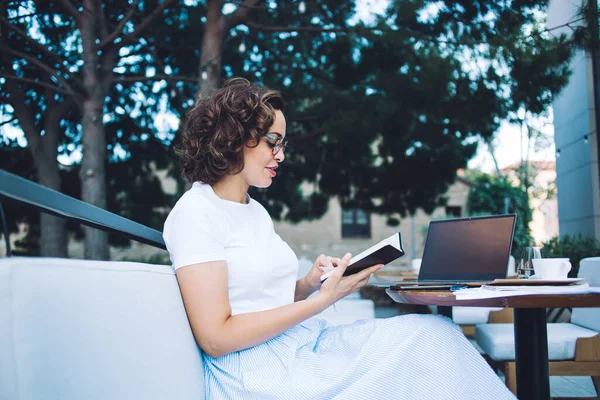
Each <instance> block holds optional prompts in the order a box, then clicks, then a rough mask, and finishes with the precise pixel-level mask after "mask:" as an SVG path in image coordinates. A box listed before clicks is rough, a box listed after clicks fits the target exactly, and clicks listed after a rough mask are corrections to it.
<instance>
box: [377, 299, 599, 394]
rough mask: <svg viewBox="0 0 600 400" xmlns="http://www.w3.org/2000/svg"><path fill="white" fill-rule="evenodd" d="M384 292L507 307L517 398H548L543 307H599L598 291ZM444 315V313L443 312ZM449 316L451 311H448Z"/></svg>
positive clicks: (452, 303)
mask: <svg viewBox="0 0 600 400" xmlns="http://www.w3.org/2000/svg"><path fill="white" fill-rule="evenodd" d="M386 293H387V294H388V295H389V296H390V297H391V298H392V299H393V300H394V301H395V302H397V303H404V304H420V305H430V306H431V305H435V306H442V307H444V306H446V307H448V309H449V307H452V306H469V307H511V308H514V315H515V324H514V325H515V361H516V366H517V397H518V398H519V399H520V400H541V399H544V400H548V399H550V380H549V373H548V372H549V371H548V336H547V328H546V308H553V307H554V308H560V307H600V294H553V295H547V294H539V295H524V296H506V297H494V298H488V299H468V300H457V299H456V297H455V296H454V294H453V293H452V292H450V291H446V290H441V291H417V290H406V291H393V290H390V289H386ZM444 314H446V315H448V313H447V312H446V313H444ZM450 315H451V313H450Z"/></svg>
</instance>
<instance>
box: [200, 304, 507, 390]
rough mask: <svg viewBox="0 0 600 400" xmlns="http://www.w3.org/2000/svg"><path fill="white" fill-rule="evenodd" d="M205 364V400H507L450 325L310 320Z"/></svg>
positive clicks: (440, 321) (402, 319)
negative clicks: (250, 346) (341, 322)
mask: <svg viewBox="0 0 600 400" xmlns="http://www.w3.org/2000/svg"><path fill="white" fill-rule="evenodd" d="M204 357H205V378H206V380H205V382H206V395H207V398H208V399H211V400H213V399H244V400H247V399H361V400H364V399H391V398H393V399H432V400H433V399H435V400H441V399H478V400H481V399H495V400H499V399H514V398H515V397H514V396H513V395H512V393H511V392H510V391H509V390H508V389H507V388H506V386H505V385H504V384H503V383H502V381H501V380H500V379H499V378H498V376H496V374H495V373H494V372H493V371H492V369H491V368H490V367H489V366H488V364H487V363H486V362H485V360H484V359H483V358H482V357H481V355H480V354H479V353H478V352H477V350H476V349H475V348H474V347H473V346H472V345H471V343H469V341H468V340H467V339H466V338H465V336H464V335H463V334H462V332H461V331H460V329H459V328H458V327H457V326H456V325H455V324H454V323H453V322H452V321H450V320H449V319H447V318H445V317H440V316H431V315H416V314H415V315H405V316H398V317H393V318H387V319H370V320H363V321H358V322H355V323H353V324H350V325H340V326H332V325H328V324H327V322H325V321H323V320H319V319H316V318H311V319H309V320H307V321H305V322H304V323H302V324H299V325H297V326H295V327H294V328H292V329H290V330H288V331H286V332H284V333H283V334H281V335H279V336H277V337H275V338H273V339H271V340H269V341H268V342H266V343H264V344H261V345H258V346H255V347H252V348H250V349H247V350H243V351H239V352H235V353H231V354H228V355H225V356H223V357H219V358H212V357H210V356H208V355H206V354H205V355H204Z"/></svg>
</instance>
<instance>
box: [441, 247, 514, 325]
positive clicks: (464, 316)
mask: <svg viewBox="0 0 600 400" xmlns="http://www.w3.org/2000/svg"><path fill="white" fill-rule="evenodd" d="M516 274H517V270H516V266H515V258H514V257H513V256H510V257H509V258H508V266H507V273H506V276H514V275H516ZM507 318H511V317H510V316H509V315H508V313H506V312H505V310H504V309H503V308H498V307H452V320H453V321H454V323H456V324H457V325H459V326H460V328H461V329H462V331H463V333H464V334H465V336H473V335H474V333H475V325H477V324H485V323H488V322H494V323H495V322H512V319H510V320H507Z"/></svg>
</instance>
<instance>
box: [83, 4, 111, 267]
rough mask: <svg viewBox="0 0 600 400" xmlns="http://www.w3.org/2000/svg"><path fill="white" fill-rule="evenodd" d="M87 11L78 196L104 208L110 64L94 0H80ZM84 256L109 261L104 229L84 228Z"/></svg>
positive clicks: (85, 18) (84, 20) (85, 17)
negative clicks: (100, 37)
mask: <svg viewBox="0 0 600 400" xmlns="http://www.w3.org/2000/svg"><path fill="white" fill-rule="evenodd" d="M83 5H84V8H85V9H86V10H87V12H85V13H82V14H81V20H80V27H79V29H80V31H81V43H82V48H83V62H84V64H83V67H82V72H83V86H84V88H85V91H86V98H85V99H84V100H83V105H82V107H81V114H82V115H81V131H82V149H83V157H82V161H81V170H80V171H79V179H80V181H81V199H82V200H83V201H85V202H86V203H89V204H92V205H94V206H96V207H100V208H102V209H106V172H105V162H106V137H105V133H104V123H103V121H102V117H103V108H104V99H105V98H106V94H107V93H108V90H107V89H105V86H106V85H105V84H104V83H105V80H104V79H103V74H112V68H113V65H109V66H108V68H110V69H106V67H107V66H105V65H103V63H102V62H101V56H105V55H104V54H102V53H101V51H100V49H99V40H98V36H97V33H98V30H97V25H96V23H97V21H100V20H101V18H100V15H101V14H100V13H102V9H101V5H100V3H99V2H96V1H95V0H85V1H84V2H83ZM84 232H85V250H84V256H85V258H86V259H92V260H108V259H109V258H110V253H109V249H108V234H107V233H106V232H104V231H101V230H98V229H95V228H90V227H85V228H84Z"/></svg>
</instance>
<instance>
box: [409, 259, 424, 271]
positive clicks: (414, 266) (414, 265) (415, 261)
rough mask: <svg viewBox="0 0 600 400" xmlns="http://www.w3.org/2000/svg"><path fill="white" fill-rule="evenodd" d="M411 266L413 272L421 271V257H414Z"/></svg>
mask: <svg viewBox="0 0 600 400" xmlns="http://www.w3.org/2000/svg"><path fill="white" fill-rule="evenodd" d="M410 266H411V268H412V270H413V272H414V273H415V274H416V273H418V272H419V270H420V269H421V259H420V258H413V259H412V260H411V261H410Z"/></svg>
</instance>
